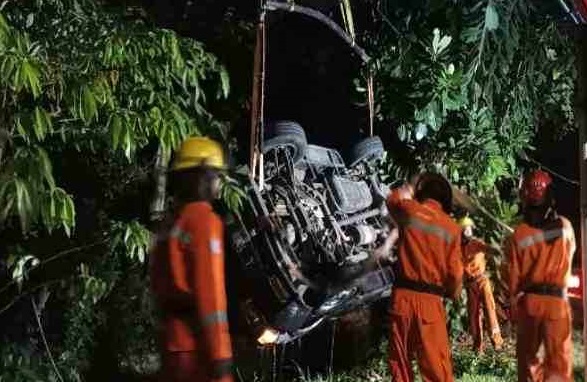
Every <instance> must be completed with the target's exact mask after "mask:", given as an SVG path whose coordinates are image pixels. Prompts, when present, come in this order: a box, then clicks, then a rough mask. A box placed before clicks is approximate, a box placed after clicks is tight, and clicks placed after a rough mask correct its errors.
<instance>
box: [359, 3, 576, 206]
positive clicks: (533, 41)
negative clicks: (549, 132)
mask: <svg viewBox="0 0 587 382" xmlns="http://www.w3.org/2000/svg"><path fill="white" fill-rule="evenodd" d="M377 7H378V8H377V9H378V13H379V15H380V17H381V22H380V26H379V29H378V30H377V31H376V32H375V33H374V34H373V36H371V35H369V37H373V38H370V39H368V40H366V41H368V42H369V43H370V45H371V51H372V52H373V54H374V55H376V57H375V60H374V63H373V71H374V72H375V78H376V82H375V89H376V95H375V99H376V102H377V103H378V107H377V114H378V115H377V116H378V118H379V120H380V121H381V122H382V123H384V124H385V125H386V126H389V127H390V128H392V129H396V130H397V135H398V137H399V139H400V140H401V141H403V142H405V144H406V145H407V146H408V147H409V148H410V154H411V155H410V161H409V162H406V161H404V162H401V163H399V164H400V165H403V167H404V169H405V167H408V168H409V167H411V168H409V169H411V170H412V171H413V170H414V169H415V168H418V167H420V168H421V167H433V168H436V169H437V170H440V171H442V172H444V173H446V174H447V175H448V176H449V177H450V179H451V180H452V181H453V182H456V183H457V184H462V185H466V186H467V187H468V189H469V191H471V192H473V193H474V194H477V195H481V194H483V193H485V192H486V191H488V190H491V189H492V188H493V187H494V186H495V183H496V182H498V181H501V180H504V179H508V178H510V179H511V178H515V177H516V176H517V175H518V171H519V165H518V164H519V163H518V159H519V158H520V155H523V153H525V152H527V151H529V150H531V149H532V148H531V143H532V140H533V136H534V134H535V132H536V131H537V129H538V127H539V126H541V125H546V126H552V127H553V128H554V129H555V130H556V132H557V134H561V133H562V132H564V131H568V130H570V129H572V127H573V123H574V121H573V110H572V96H573V89H574V78H575V70H574V66H573V65H574V64H573V62H574V60H573V54H572V44H571V42H570V41H569V39H568V38H565V37H563V36H561V34H560V32H559V31H558V30H557V26H556V23H555V21H554V20H549V19H548V18H547V17H545V15H543V14H539V13H537V11H536V9H534V8H533V7H532V2H530V1H526V0H516V1H498V0H481V1H479V0H477V1H459V2H455V1H434V2H403V4H401V5H400V6H398V4H397V2H388V1H385V0H383V1H380V2H378V4H377ZM412 158H415V161H414V160H412ZM406 165H407V166H406Z"/></svg>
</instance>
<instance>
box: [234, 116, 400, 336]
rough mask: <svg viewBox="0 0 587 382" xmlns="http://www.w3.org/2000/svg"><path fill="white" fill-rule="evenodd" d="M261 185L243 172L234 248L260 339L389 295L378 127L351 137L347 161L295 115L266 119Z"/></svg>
mask: <svg viewBox="0 0 587 382" xmlns="http://www.w3.org/2000/svg"><path fill="white" fill-rule="evenodd" d="M263 153H264V165H263V175H264V182H263V185H262V188H261V187H260V186H259V185H258V184H257V183H256V182H254V181H252V180H249V182H248V184H247V186H246V189H245V190H246V203H245V208H244V211H243V214H242V219H239V221H238V223H237V224H236V226H234V227H232V229H231V232H232V237H231V238H232V240H231V242H232V252H233V254H234V255H235V256H236V257H237V258H238V260H239V261H238V263H239V267H240V272H242V274H243V275H244V276H245V277H246V279H247V280H248V284H249V285H250V286H251V288H252V293H250V295H251V299H249V300H247V301H245V302H242V303H241V312H243V313H244V315H245V316H246V317H247V320H248V322H249V324H251V325H252V326H253V327H254V328H255V330H256V335H257V336H258V340H259V342H260V343H262V344H268V343H286V342H289V341H291V340H293V339H296V338H299V337H300V336H303V335H304V334H306V333H308V332H309V331H311V330H312V329H313V328H315V327H317V326H318V325H320V323H321V322H323V321H324V320H326V319H329V318H332V317H336V316H340V315H341V314H343V313H345V312H348V311H351V310H353V309H356V308H358V307H360V306H364V305H366V304H370V303H372V302H374V301H377V300H379V299H381V298H383V297H386V296H388V295H389V293H390V291H391V285H392V283H393V280H394V273H393V271H392V263H391V262H386V263H381V262H379V261H377V260H376V259H375V256H374V254H373V253H374V251H375V249H376V248H378V247H379V246H380V245H381V244H382V243H383V242H384V241H385V239H386V238H387V237H388V235H389V225H388V222H387V209H386V206H385V198H386V196H387V193H388V190H389V187H387V186H385V185H383V184H382V182H381V179H380V177H379V174H378V170H377V169H378V162H379V161H380V160H381V159H382V158H383V155H384V149H383V144H382V142H381V140H380V139H379V138H378V137H369V138H366V139H364V140H363V141H361V142H359V143H358V144H356V145H355V146H354V148H353V150H352V155H351V157H350V158H349V159H350V160H349V161H348V162H347V163H349V164H348V166H347V164H346V163H345V161H344V160H343V158H342V156H341V155H340V153H339V152H338V151H337V150H335V149H332V148H327V147H321V146H316V145H312V144H308V142H307V139H306V135H305V132H304V130H303V128H302V127H301V126H300V125H299V124H297V123H296V122H292V121H277V122H274V123H271V124H269V125H268V126H267V131H266V136H265V140H264V143H263Z"/></svg>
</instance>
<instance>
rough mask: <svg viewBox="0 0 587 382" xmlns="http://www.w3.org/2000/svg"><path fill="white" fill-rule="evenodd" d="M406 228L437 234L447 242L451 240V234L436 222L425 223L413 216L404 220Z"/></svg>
mask: <svg viewBox="0 0 587 382" xmlns="http://www.w3.org/2000/svg"><path fill="white" fill-rule="evenodd" d="M406 228H413V229H416V230H418V231H421V232H424V233H429V234H432V235H435V236H438V237H440V238H441V239H442V240H444V241H445V242H446V243H447V244H450V243H451V242H452V240H453V235H451V233H450V232H448V231H447V230H446V229H444V228H443V227H441V226H438V225H436V224H431V223H427V222H425V221H422V220H420V219H418V218H415V217H413V216H410V217H408V219H407V220H406Z"/></svg>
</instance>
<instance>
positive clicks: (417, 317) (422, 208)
mask: <svg viewBox="0 0 587 382" xmlns="http://www.w3.org/2000/svg"><path fill="white" fill-rule="evenodd" d="M413 197H414V198H415V199H414V198H413ZM387 203H388V208H389V211H390V214H391V215H392V217H393V219H394V220H395V221H396V222H397V223H398V226H399V234H400V239H399V244H398V261H399V268H400V271H399V275H398V280H397V281H396V285H395V288H394V290H393V295H392V309H391V312H392V315H391V330H390V339H389V366H390V370H391V375H392V381H394V382H408V381H413V380H414V375H413V373H412V367H411V362H410V360H411V357H412V355H414V354H416V355H417V360H418V365H419V367H420V373H421V375H422V380H423V381H425V382H432V381H434V382H450V381H453V380H454V378H453V374H452V360H451V354H450V348H449V339H448V332H447V328H446V312H445V310H444V305H443V297H445V296H446V297H451V298H456V297H457V296H458V295H459V294H460V290H461V282H462V276H463V266H462V263H461V230H460V228H459V226H458V225H457V224H456V223H455V222H454V221H453V220H452V219H451V218H450V217H449V216H448V213H449V212H450V210H451V208H452V190H451V187H450V184H449V183H448V181H446V179H444V178H443V177H442V176H441V175H438V174H434V173H425V174H422V175H421V176H420V177H419V178H418V180H417V182H416V186H415V190H414V189H413V188H412V187H411V186H410V185H407V186H403V187H401V188H399V189H396V190H393V191H392V193H391V194H390V196H389V197H388V202H387Z"/></svg>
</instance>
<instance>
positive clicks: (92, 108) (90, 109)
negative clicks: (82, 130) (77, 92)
mask: <svg viewBox="0 0 587 382" xmlns="http://www.w3.org/2000/svg"><path fill="white" fill-rule="evenodd" d="M82 108H83V119H84V121H85V122H86V123H87V122H90V121H91V120H92V119H94V118H95V117H96V115H97V114H98V107H97V104H96V97H95V96H94V94H93V93H92V91H91V90H90V88H89V87H88V86H84V87H83V90H82Z"/></svg>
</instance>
